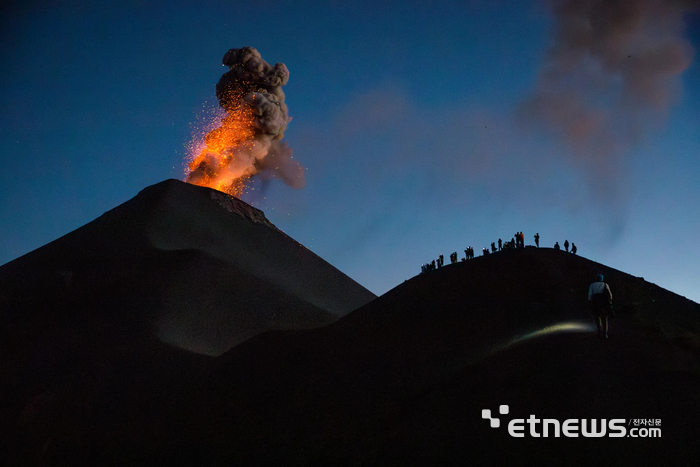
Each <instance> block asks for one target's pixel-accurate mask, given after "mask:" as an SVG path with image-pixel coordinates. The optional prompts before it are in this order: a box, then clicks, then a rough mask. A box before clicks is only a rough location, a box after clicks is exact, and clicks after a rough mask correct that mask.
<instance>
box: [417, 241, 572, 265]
mask: <svg viewBox="0 0 700 467" xmlns="http://www.w3.org/2000/svg"><path fill="white" fill-rule="evenodd" d="M534 238H535V246H536V247H537V248H539V247H540V234H539V233H536V234H535V236H534ZM496 243H497V242H491V248H490V249H489V248H488V247H486V248H482V249H481V256H488V255H490V254H492V253H496V252H499V251H507V250H517V249H522V248H525V234H523V233H522V232H516V233H515V235H514V236H513V238H511V240H510V241H505V242H504V241H503V240H502V239H500V238H499V239H498V246H496ZM570 246H571V253H572V254H574V255H575V254H576V252H577V251H578V249H577V248H576V245H575V244H574V243H573V242H571V245H570ZM554 249H555V250H561V247H560V246H559V242H554ZM564 249H565V250H566V252H567V253H568V252H569V240H564ZM470 259H474V248H473V247H471V246H470V247H467V249H466V250H464V257H463V258H461V260H459V261H467V260H470ZM457 262H458V254H457V252H456V251H455V252H453V253H450V263H451V264H455V263H457ZM444 265H445V258H444V257H443V255H440V256H439V257H438V259H437V260H432V261H431V262H430V263H424V264H422V265H421V267H420V269H421V272H428V271H434V270H435V269H439V268H441V267H443V266H444Z"/></svg>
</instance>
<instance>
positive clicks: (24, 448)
mask: <svg viewBox="0 0 700 467" xmlns="http://www.w3.org/2000/svg"><path fill="white" fill-rule="evenodd" d="M261 227H262V226H261ZM116 228H118V227H116V226H115V229H116ZM265 228H266V229H268V230H271V229H269V227H265ZM118 234H119V232H115V235H117V237H119V235H118ZM212 242H213V241H212ZM134 244H137V241H136V240H135V241H134ZM161 244H165V242H164V243H161ZM205 246H206V245H205ZM159 251H160V250H159ZM202 251H203V250H202V249H200V250H195V251H193V250H187V249H182V250H177V249H173V250H170V251H168V253H167V255H172V256H168V258H169V259H164V258H165V257H158V259H157V260H154V261H155V266H154V268H155V270H157V271H160V274H166V273H165V271H167V270H168V269H170V268H171V267H172V268H174V269H177V265H178V264H181V263H182V261H185V262H186V263H188V264H195V266H192V267H189V266H188V267H187V268H186V270H188V271H191V270H196V267H197V266H196V265H197V264H200V263H198V261H204V263H203V264H206V267H205V266H202V267H205V268H206V270H211V269H210V268H212V267H213V266H210V264H211V263H210V260H211V258H218V260H219V261H222V262H223V265H222V266H221V267H222V269H221V270H215V272H216V274H213V276H222V277H223V278H222V279H221V282H220V284H222V285H216V284H215V285H214V290H215V291H217V290H218V291H217V292H215V293H214V295H220V296H222V297H224V296H226V294H225V293H224V292H223V290H225V289H224V288H223V287H224V286H225V285H226V284H227V283H228V282H229V281H231V280H234V278H235V277H236V273H235V272H230V275H226V273H225V272H224V271H228V269H226V268H228V267H229V265H230V264H231V261H230V260H225V259H221V257H222V256H224V254H223V253H221V252H220V251H219V250H218V249H217V248H216V247H211V249H210V251H209V252H206V255H207V257H206V258H204V259H200V258H201V255H202V254H203V253H202ZM212 252H213V253H212ZM161 253H162V251H161ZM167 255H166V256H167ZM33 261H34V260H33ZM36 261H37V263H35V264H36V265H37V266H36V267H39V266H40V265H41V262H40V261H39V260H36ZM168 261H170V262H168ZM164 264H165V265H166V266H164ZM192 268H194V269H192ZM0 273H2V270H0ZM598 273H603V274H604V275H605V276H606V282H608V283H609V284H610V287H611V289H612V292H613V296H614V305H615V308H616V310H617V317H616V318H615V319H614V320H613V321H612V322H611V328H610V335H611V337H610V339H609V340H607V341H606V340H602V339H599V338H598V337H596V335H595V327H594V325H593V319H592V316H591V315H590V312H589V309H588V303H587V297H586V294H587V289H588V285H589V284H590V282H591V281H592V280H593V278H594V277H595V275H596V274H598ZM123 274H124V276H125V277H129V275H130V274H131V273H128V272H123ZM138 274H140V275H139V277H151V278H152V281H153V282H152V283H153V284H154V286H157V284H158V283H159V282H160V281H161V275H155V277H154V275H153V274H150V273H148V274H142V273H138ZM210 277H211V276H210ZM0 279H2V280H0V284H3V286H4V284H5V282H3V280H7V276H2V275H0ZM166 279H167V278H166ZM166 279H162V280H166ZM13 280H15V281H16V282H15V283H17V282H19V283H21V282H22V281H21V278H20V275H19V274H17V275H16V277H14V278H13ZM168 280H169V279H168ZM201 284H202V288H201V289H198V290H196V292H193V293H192V297H195V296H197V295H200V294H201V295H202V297H204V296H205V295H206V294H207V292H208V290H209V289H208V286H209V285H208V284H210V281H209V280H207V281H205V282H202V283H201ZM266 284H269V281H268V282H267V283H261V284H260V287H261V288H262V289H261V290H266V289H264V287H265V286H266ZM217 287H222V288H221V289H217ZM3 290H7V289H3ZM11 290H12V292H11V293H12V294H15V295H11V297H10V298H9V299H8V298H7V297H8V295H5V298H4V302H3V315H2V320H1V321H0V322H1V323H2V328H1V329H2V334H1V335H0V342H2V349H0V350H2V353H1V355H2V357H1V359H0V370H1V373H0V376H1V378H0V381H1V382H2V383H1V386H0V419H1V420H2V422H0V423H1V424H2V425H1V427H2V433H0V437H1V438H2V440H3V443H4V446H0V447H2V448H3V449H2V452H3V453H6V460H7V462H5V463H4V465H78V464H87V465H155V464H158V465H194V464H196V465H533V464H535V465H562V464H565V465H579V464H591V463H595V464H603V465H640V464H641V465H652V464H653V465H697V462H698V460H700V443H699V442H698V439H699V436H698V435H700V429H698V427H697V420H699V419H700V404H699V403H698V398H697V394H698V390H699V389H700V319H699V318H700V305H698V304H696V303H694V302H691V301H690V300H687V299H685V298H683V297H680V296H678V295H676V294H674V293H672V292H669V291H666V290H664V289H662V288H660V287H658V286H656V285H654V284H651V283H648V282H646V281H644V280H643V279H642V278H638V277H634V276H631V275H629V274H626V273H623V272H621V271H617V270H615V269H612V268H609V267H606V266H604V265H602V264H599V263H595V262H593V261H590V260H588V259H585V258H582V257H580V256H574V255H572V254H567V253H565V252H563V251H556V250H553V249H548V248H540V249H536V248H531V247H528V248H525V249H521V250H514V251H504V252H500V253H497V254H493V255H489V256H487V257H478V258H476V259H474V260H469V261H466V262H461V263H457V264H454V265H448V266H445V267H443V268H441V269H438V270H436V271H433V272H429V273H425V274H420V275H418V276H416V277H413V278H411V279H409V280H407V281H405V282H404V283H402V284H400V285H398V286H397V287H395V288H394V289H393V290H391V291H389V292H387V293H386V294H384V295H382V296H381V297H379V298H377V299H375V300H372V301H370V302H369V303H367V304H365V305H363V306H360V307H358V308H357V309H356V310H354V311H352V312H351V313H349V314H347V315H345V316H343V317H341V318H340V319H337V320H335V321H334V322H333V323H331V324H328V325H326V326H323V327H317V328H314V329H297V330H290V329H287V330H268V331H265V332H261V333H259V334H257V335H255V336H253V337H251V338H249V339H247V340H245V341H244V342H242V343H239V344H238V345H235V346H233V347H232V348H231V349H230V350H228V351H227V352H225V353H223V354H222V355H220V356H218V357H211V356H204V355H199V354H196V353H192V352H187V351H184V350H181V349H178V348H174V347H172V346H170V345H166V344H164V343H163V341H162V339H159V338H158V337H159V336H158V335H156V334H153V333H151V332H148V329H149V328H148V326H142V327H138V326H134V325H133V319H136V318H133V319H132V317H128V316H127V317H125V315H124V314H123V313H122V314H118V313H103V312H100V310H103V309H102V308H98V311H94V310H95V309H93V308H90V307H82V308H80V309H74V307H72V306H71V305H70V303H72V302H66V303H68V305H65V307H66V308H65V310H58V311H57V309H56V307H54V306H52V305H51V304H52V303H63V302H61V301H60V300H58V299H56V298H55V297H52V299H51V300H47V301H44V302H42V303H39V302H37V301H35V300H34V301H32V300H28V301H22V300H21V297H20V296H19V295H17V294H16V292H14V290H16V289H11ZM55 290H56V292H55V293H57V294H59V293H61V292H60V290H61V289H60V287H59V286H57V288H56V289H55ZM100 290H102V291H101V292H100V293H99V294H96V295H93V297H98V298H99V299H100V300H101V302H100V303H108V302H109V301H110V300H105V299H103V298H100V297H102V295H101V294H104V296H107V297H110V294H111V293H113V292H111V291H110V290H112V289H110V288H109V287H108V288H106V289H100ZM262 295H263V294H260V296H262ZM236 296H237V297H239V296H240V295H236ZM18 297H20V298H18ZM230 300H231V303H233V302H235V300H236V299H235V298H231V299H230ZM119 306H120V307H121V306H122V305H119ZM298 306H299V308H300V310H301V309H304V310H306V309H309V307H311V305H309V304H308V302H306V303H300V304H298ZM304 307H307V308H304ZM120 309H122V310H123V307H122V308H120ZM302 312H303V310H302V311H300V314H301V313H302ZM65 316H71V318H70V319H68V318H65ZM105 316H109V317H110V318H109V319H107V318H105ZM115 316H118V317H119V318H115ZM205 318H206V319H211V317H210V316H209V317H205ZM203 319H204V318H203ZM214 327H216V326H214ZM501 404H507V405H509V407H510V410H511V412H510V414H509V415H506V416H501V418H503V419H504V420H503V421H502V426H501V427H500V428H498V429H496V428H491V427H490V426H489V422H488V421H487V420H484V419H482V417H481V415H482V410H483V409H490V410H491V411H492V412H493V413H494V414H497V413H498V407H499V405H501ZM531 414H535V415H537V416H538V417H539V418H553V419H559V420H561V421H564V420H565V419H569V418H578V419H599V420H600V419H612V418H623V419H626V420H629V421H632V420H633V419H641V418H642V417H643V418H645V419H647V418H648V419H653V420H660V421H661V423H662V424H661V429H662V434H663V436H662V437H661V438H655V439H652V438H632V437H625V438H620V439H610V438H608V437H605V438H600V439H592V438H587V437H578V438H568V437H558V438H555V437H549V438H536V437H531V436H528V437H525V438H513V437H510V436H509V435H508V433H507V429H506V427H505V426H506V424H507V422H508V420H510V419H512V418H523V419H526V418H527V417H528V416H529V415H531ZM628 429H631V426H628ZM525 430H526V431H527V425H525Z"/></svg>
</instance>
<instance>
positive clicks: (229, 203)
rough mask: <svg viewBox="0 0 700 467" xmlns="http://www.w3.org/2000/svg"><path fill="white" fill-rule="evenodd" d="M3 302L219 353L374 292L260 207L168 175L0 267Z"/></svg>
mask: <svg viewBox="0 0 700 467" xmlns="http://www.w3.org/2000/svg"><path fill="white" fill-rule="evenodd" d="M0 284H2V285H1V286H0V287H2V288H1V289H0V290H2V294H3V295H2V297H3V303H4V306H5V307H8V308H10V309H16V310H23V309H25V308H26V309H30V310H33V311H36V310H52V311H51V312H50V314H51V315H52V316H59V315H60V316H62V317H63V318H68V317H76V316H77V315H78V314H89V315H91V317H95V318H96V319H98V320H105V321H110V320H118V321H120V322H123V323H125V324H126V323H127V322H130V325H131V326H141V327H143V328H144V329H143V330H144V331H147V330H152V331H153V332H154V333H155V334H157V335H158V337H159V338H160V339H161V340H162V341H163V342H166V343H169V344H172V345H175V346H178V347H182V348H185V349H187V350H191V351H195V352H198V353H202V354H207V355H220V354H222V353H223V352H225V351H227V350H229V349H230V348H231V347H233V346H234V345H236V344H239V343H240V342H243V341H244V340H245V339H248V338H249V337H251V336H254V335H255V334H257V333H259V332H262V331H265V330H268V329H299V328H306V327H316V326H322V325H325V324H328V323H330V322H332V321H335V320H336V319H338V318H339V317H341V316H343V315H344V314H346V313H349V312H350V311H352V310H354V309H356V308H358V307H359V306H361V305H364V304H365V303H367V302H369V301H370V300H372V299H374V298H375V295H374V294H372V293H371V292H369V291H368V290H367V289H365V288H364V287H362V286H361V285H359V284H358V283H356V282H355V281H353V280H352V279H350V278H349V277H347V276H346V275H345V274H343V273H341V272H340V271H338V270H337V269H336V268H334V267H333V266H331V265H330V264H328V263H327V262H326V261H324V260H323V259H321V258H319V257H318V256H317V255H315V254H314V253H312V252H311V251H310V250H308V249H307V248H305V247H304V246H303V245H301V244H300V243H298V242H296V241H295V240H293V239H292V238H290V237H289V236H287V235H286V234H284V233H283V232H282V231H280V230H279V229H278V228H277V227H275V226H274V225H273V224H272V223H271V222H270V221H269V220H267V218H266V217H265V215H264V213H263V212H262V211H260V210H258V209H255V208H254V207H252V206H250V205H248V204H246V203H244V202H243V201H241V200H239V199H238V198H235V197H232V196H229V195H227V194H224V193H221V192H219V191H216V190H213V189H211V188H203V187H198V186H195V185H190V184H188V183H184V182H181V181H178V180H167V181H164V182H162V183H159V184H157V185H153V186H150V187H148V188H146V189H144V190H143V191H141V193H139V194H138V195H137V196H136V197H135V198H133V199H131V200H129V201H127V202H126V203H124V204H122V205H120V206H118V207H117V208H115V209H113V210H111V211H109V212H107V213H105V214H104V215H102V216H101V217H99V218H98V219H96V220H94V221H93V222H90V223H89V224H87V225H85V226H83V227H81V228H79V229H77V230H75V231H74V232H71V233H69V234H68V235H65V236H64V237H62V238H60V239H58V240H56V241H54V242H51V243H49V244H48V245H45V246H44V247H42V248H39V249H37V250H35V251H33V252H31V253H29V254H27V255H25V256H23V257H21V258H18V259H16V260H15V261H12V262H10V263H8V264H6V265H4V266H2V267H1V268H0Z"/></svg>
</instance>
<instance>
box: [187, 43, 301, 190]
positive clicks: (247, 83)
mask: <svg viewBox="0 0 700 467" xmlns="http://www.w3.org/2000/svg"><path fill="white" fill-rule="evenodd" d="M222 62H223V64H224V65H226V66H228V67H229V68H230V71H228V72H227V73H225V74H224V75H223V76H222V77H221V79H220V80H219V82H218V83H217V85H216V97H217V98H218V99H219V105H220V106H221V107H223V108H224V109H225V110H226V112H227V116H226V117H224V119H222V126H221V127H220V128H218V129H215V130H213V131H212V132H210V133H209V134H208V135H207V137H206V138H205V139H211V138H213V137H215V136H217V135H220V134H221V133H222V132H225V131H224V130H226V129H227V122H229V125H228V128H229V129H230V128H233V129H234V130H235V129H236V128H238V127H237V126H236V124H235V123H236V122H235V119H233V120H232V119H231V117H232V116H235V115H246V118H249V119H251V120H252V121H251V122H247V121H246V123H247V124H250V123H252V135H250V137H247V138H245V139H244V140H241V139H240V138H232V137H230V136H229V137H225V138H219V140H222V139H223V140H225V141H226V144H225V145H224V146H225V147H224V149H223V150H222V151H220V153H223V154H215V153H214V151H207V149H205V150H204V151H203V152H202V154H200V156H199V157H197V158H196V159H195V160H194V162H193V163H192V164H191V166H190V168H191V172H190V173H189V175H188V181H190V182H192V183H201V184H211V185H214V186H217V184H218V185H220V184H219V182H221V181H222V180H231V179H233V180H239V181H240V180H243V181H244V180H245V179H247V178H250V177H252V176H254V175H257V174H260V173H262V174H263V176H264V178H265V179H269V178H270V177H274V178H278V179H280V180H282V181H283V182H284V183H286V184H287V185H289V186H291V187H293V188H303V187H304V186H305V184H306V182H305V179H304V169H303V168H302V167H301V166H300V165H299V163H298V162H297V161H295V160H294V159H292V149H291V148H290V147H289V146H288V145H287V144H286V143H281V142H280V140H281V139H282V138H283V137H284V132H285V131H286V129H287V124H288V123H289V121H290V120H291V118H290V117H289V114H288V108H287V104H285V102H284V99H285V95H284V92H283V91H282V86H284V85H285V84H287V82H288V81H289V70H287V67H286V66H285V65H284V64H283V63H277V64H275V66H274V67H273V66H271V65H270V64H268V63H267V62H266V61H265V60H263V59H262V57H261V55H260V53H259V52H258V51H257V50H256V49H255V48H253V47H243V48H241V49H231V50H229V51H228V52H226V54H225V55H224V58H223V61H222ZM227 119H228V120H227ZM232 121H233V122H234V124H230V122H232ZM247 126H248V125H246V128H247ZM222 129H223V130H222ZM217 132H219V133H217ZM232 133H235V131H232ZM212 146H213V145H212ZM207 152H209V153H207ZM222 156H223V157H222ZM228 156H233V157H230V158H229V157H228Z"/></svg>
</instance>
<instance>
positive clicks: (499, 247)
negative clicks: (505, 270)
mask: <svg viewBox="0 0 700 467" xmlns="http://www.w3.org/2000/svg"><path fill="white" fill-rule="evenodd" d="M502 246H503V242H502V241H501V239H500V238H499V239H498V251H501V247H502Z"/></svg>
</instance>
